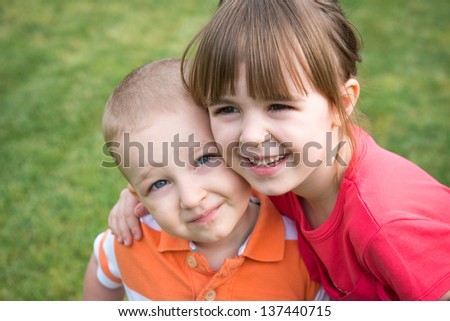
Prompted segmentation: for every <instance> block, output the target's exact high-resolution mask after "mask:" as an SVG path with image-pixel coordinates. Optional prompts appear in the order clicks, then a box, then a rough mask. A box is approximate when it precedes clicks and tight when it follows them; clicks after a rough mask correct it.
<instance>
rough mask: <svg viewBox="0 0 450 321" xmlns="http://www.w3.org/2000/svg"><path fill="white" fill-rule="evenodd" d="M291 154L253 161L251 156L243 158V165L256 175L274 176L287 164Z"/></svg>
mask: <svg viewBox="0 0 450 321" xmlns="http://www.w3.org/2000/svg"><path fill="white" fill-rule="evenodd" d="M288 159H289V155H288V154H285V155H282V156H279V157H270V158H266V159H259V160H257V161H254V160H253V161H252V160H250V159H249V158H245V157H244V158H241V167H243V168H246V169H247V170H249V171H250V172H252V173H253V174H254V175H256V176H272V175H274V174H275V173H276V172H277V171H278V170H280V169H281V168H282V167H285V166H286V163H287V161H288Z"/></svg>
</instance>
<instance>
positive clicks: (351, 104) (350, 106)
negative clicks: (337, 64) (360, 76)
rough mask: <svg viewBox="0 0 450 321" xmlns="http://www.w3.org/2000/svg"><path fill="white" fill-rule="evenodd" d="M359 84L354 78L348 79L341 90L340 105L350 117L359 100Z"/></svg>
mask: <svg viewBox="0 0 450 321" xmlns="http://www.w3.org/2000/svg"><path fill="white" fill-rule="evenodd" d="M359 91H360V87H359V82H358V80H356V79H355V78H350V79H349V80H347V82H346V83H345V84H344V86H342V88H341V95H342V103H343V105H344V108H345V112H346V113H347V115H348V116H349V117H350V115H351V114H352V113H353V110H354V108H355V106H356V102H357V101H358V98H359Z"/></svg>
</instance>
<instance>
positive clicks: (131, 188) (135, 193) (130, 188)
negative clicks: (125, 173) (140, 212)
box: [128, 184, 140, 200]
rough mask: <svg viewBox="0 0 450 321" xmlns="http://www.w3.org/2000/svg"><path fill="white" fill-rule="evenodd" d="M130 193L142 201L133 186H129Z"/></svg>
mask: <svg viewBox="0 0 450 321" xmlns="http://www.w3.org/2000/svg"><path fill="white" fill-rule="evenodd" d="M128 191H129V192H130V193H131V194H133V196H134V197H136V198H137V199H138V200H140V198H139V195H138V194H137V192H136V190H135V189H134V187H133V185H131V184H128Z"/></svg>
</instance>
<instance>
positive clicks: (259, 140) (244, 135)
mask: <svg viewBox="0 0 450 321" xmlns="http://www.w3.org/2000/svg"><path fill="white" fill-rule="evenodd" d="M269 140H270V134H269V132H268V131H267V129H266V128H265V126H264V123H263V121H262V120H261V119H259V118H251V117H247V119H245V120H244V121H243V122H242V128H241V134H240V136H239V144H240V145H241V146H247V147H255V148H257V147H258V146H261V145H262V144H263V143H264V142H267V141H269Z"/></svg>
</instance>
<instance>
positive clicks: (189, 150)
mask: <svg viewBox="0 0 450 321" xmlns="http://www.w3.org/2000/svg"><path fill="white" fill-rule="evenodd" d="M347 143H348V142H347V141H340V142H338V143H337V144H335V145H333V141H332V134H331V133H330V132H328V133H326V142H325V146H323V145H322V144H321V143H319V142H314V141H310V142H306V143H305V144H304V145H303V146H302V147H301V149H300V150H301V151H300V152H298V151H297V152H293V150H295V148H294V146H293V143H292V142H282V143H279V142H275V141H267V142H264V143H261V144H258V143H253V142H245V143H243V144H239V142H233V143H230V144H228V145H226V146H222V145H220V144H219V143H216V142H214V141H209V142H206V143H205V142H200V141H198V140H196V139H195V137H194V134H191V135H189V136H188V139H187V141H186V140H180V135H179V134H176V135H175V136H174V138H173V140H172V141H171V142H162V144H161V145H160V146H155V145H154V143H153V142H147V143H146V144H145V145H144V144H142V143H141V142H137V141H132V140H130V134H129V133H125V134H124V135H123V141H110V142H107V143H105V144H103V146H102V153H103V155H104V156H110V157H112V158H113V159H114V160H104V161H102V163H101V164H100V166H101V167H105V168H112V167H117V166H121V167H123V168H129V167H130V166H131V155H133V157H137V166H139V167H140V168H143V167H146V166H151V167H165V166H168V164H169V160H171V161H172V162H173V163H174V164H175V165H176V166H180V167H185V166H188V165H189V166H194V165H196V164H197V159H195V156H196V155H201V156H205V155H227V156H229V155H234V154H236V155H240V161H239V162H240V163H239V166H242V167H251V166H255V164H256V163H257V162H258V160H260V159H261V157H264V158H266V162H268V165H267V166H270V161H271V160H272V159H273V160H272V162H276V161H279V160H280V159H283V158H284V157H289V158H288V160H287V161H286V162H285V166H286V167H295V166H298V165H302V166H307V167H313V168H314V167H319V166H321V165H322V164H323V162H324V161H325V165H326V166H332V165H333V164H334V163H335V162H337V163H338V164H339V165H341V166H347V164H346V162H345V161H344V159H343V158H342V157H341V156H340V155H339V151H340V150H341V149H342V148H343V147H344V146H345V144H347ZM199 149H200V152H199ZM297 149H298V148H297ZM323 149H325V160H323V159H318V158H317V156H314V155H317V154H318V152H319V151H321V150H323ZM133 151H134V152H133ZM155 151H158V155H159V157H158V159H159V160H158V161H157V160H155V159H154V157H155ZM182 152H183V153H184V154H183V155H187V159H186V157H184V158H183V160H182V157H181V153H182ZM269 157H270V159H269ZM228 158H229V162H228V163H227V166H229V167H233V166H232V165H233V164H232V163H230V162H232V161H233V160H234V158H232V157H228ZM135 162H136V161H135ZM220 164H222V161H221V160H219V159H216V160H214V159H212V160H211V161H209V162H208V164H205V165H206V166H210V167H217V166H219V165H220Z"/></svg>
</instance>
